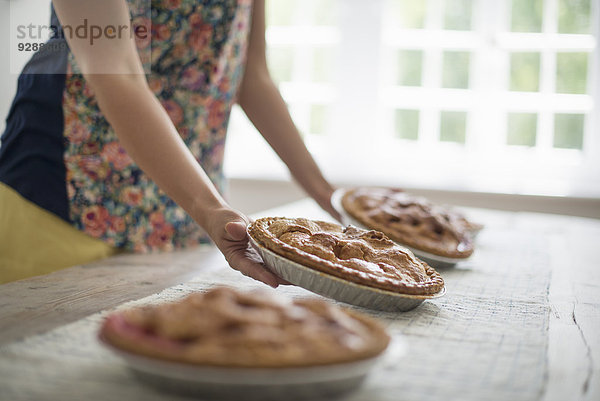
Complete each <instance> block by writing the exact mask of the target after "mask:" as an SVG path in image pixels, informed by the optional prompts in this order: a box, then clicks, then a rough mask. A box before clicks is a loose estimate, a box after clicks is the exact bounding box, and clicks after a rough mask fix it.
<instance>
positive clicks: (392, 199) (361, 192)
mask: <svg viewBox="0 0 600 401" xmlns="http://www.w3.org/2000/svg"><path fill="white" fill-rule="evenodd" d="M398 198H399V199H398ZM365 204H370V207H365ZM342 207H343V208H344V210H345V211H346V212H347V213H348V214H349V215H350V216H352V217H353V218H354V219H356V220H357V221H358V222H360V223H361V224H363V225H365V226H366V227H369V228H371V229H374V230H379V231H382V232H384V233H385V234H386V235H388V236H389V237H390V238H391V239H392V240H394V241H396V242H398V243H400V244H403V245H406V246H409V247H411V248H414V249H417V250H421V251H425V252H429V253H432V254H434V255H438V256H442V257H449V258H467V257H469V256H471V255H472V254H473V251H474V245H473V241H472V238H471V233H470V230H469V228H470V227H471V226H472V224H471V223H469V222H468V221H467V220H466V219H465V218H464V217H462V216H460V215H459V214H457V213H452V212H450V211H449V210H448V209H447V208H444V207H441V206H436V205H434V204H433V203H431V202H428V201H427V200H425V199H424V198H422V197H416V196H412V195H409V194H406V193H405V192H403V191H402V190H400V189H394V188H354V189H352V190H349V191H346V192H345V193H344V195H343V197H342ZM393 220H396V221H393ZM438 230H439V232H436V231H438Z"/></svg>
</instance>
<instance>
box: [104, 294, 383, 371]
mask: <svg viewBox="0 0 600 401" xmlns="http://www.w3.org/2000/svg"><path fill="white" fill-rule="evenodd" d="M100 338H101V339H102V340H103V341H104V342H106V343H108V344H110V345H112V346H114V347H116V348H118V349H122V350H125V351H128V352H131V353H135V354H141V355H144V356H149V357H153V358H159V359H164V360H169V361H175V362H183V363H188V364H196V365H202V366H211V367H237V368H280V367H301V366H317V365H330V364H337V363H344V362H350V361H358V360H362V359H367V358H370V357H374V356H377V355H379V354H380V353H382V352H383V351H384V350H385V348H386V347H387V346H388V343H389V337H388V335H387V334H386V332H385V331H384V329H383V328H382V327H381V326H380V325H379V324H378V323H377V322H375V321H374V320H372V319H370V318H368V317H366V316H364V315H363V314H360V313H358V312H354V311H351V310H347V309H342V308H339V307H337V306H335V305H331V304H329V303H327V302H325V301H322V300H319V299H315V298H313V299H310V298H308V299H296V300H292V299H289V298H285V297H283V296H281V295H277V294H274V293H273V292H264V291H255V292H246V293H244V292H239V291H236V290H234V289H232V288H227V287H218V288H214V289H211V290H209V291H208V292H206V293H194V294H192V295H189V296H187V297H186V298H184V299H182V300H180V301H178V302H173V303H168V304H162V305H153V306H145V307H140V308H134V309H130V310H126V311H123V312H118V313H115V314H113V315H111V316H109V317H108V318H107V319H106V320H105V321H104V323H103V325H102V328H101V330H100Z"/></svg>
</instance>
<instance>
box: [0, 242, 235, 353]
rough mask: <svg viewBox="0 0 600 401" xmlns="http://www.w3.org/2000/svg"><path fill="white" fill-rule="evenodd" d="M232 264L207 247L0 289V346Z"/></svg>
mask: <svg viewBox="0 0 600 401" xmlns="http://www.w3.org/2000/svg"><path fill="white" fill-rule="evenodd" d="M224 265H227V262H226V261H225V259H224V258H223V256H222V255H221V254H220V253H219V252H218V251H217V250H216V248H214V247H212V246H209V245H206V246H200V247H198V248H196V249H192V250H186V251H177V252H173V253H160V254H147V255H133V254H122V255H118V256H114V257H112V258H109V259H106V260H103V261H98V262H94V263H90V264H88V265H85V266H75V267H71V268H67V269H64V270H60V271H57V272H54V273H51V274H47V275H44V276H38V277H33V278H30V279H25V280H20V281H15V282H12V283H7V284H4V285H1V286H0V345H1V344H5V343H9V342H12V341H15V340H18V339H21V338H23V337H26V336H29V335H32V334H37V333H43V332H45V331H47V330H50V329H53V328H55V327H57V326H60V325H63V324H66V323H70V322H72V321H75V320H77V319H80V318H82V317H85V316H88V315H91V314H92V313H96V312H99V311H102V310H104V309H109V308H112V307H114V306H117V305H120V304H122V303H123V302H126V301H130V300H134V299H139V298H142V297H145V296H148V295H151V294H154V293H157V292H159V291H161V290H163V289H165V288H167V287H171V286H173V285H176V284H180V283H183V282H186V281H188V280H189V279H191V278H192V277H193V276H194V275H196V274H198V273H199V272H200V271H204V270H206V269H211V268H214V267H222V266H224Z"/></svg>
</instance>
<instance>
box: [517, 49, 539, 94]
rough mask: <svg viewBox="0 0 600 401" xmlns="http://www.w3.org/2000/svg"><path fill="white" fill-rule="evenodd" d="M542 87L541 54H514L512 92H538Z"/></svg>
mask: <svg viewBox="0 0 600 401" xmlns="http://www.w3.org/2000/svg"><path fill="white" fill-rule="evenodd" d="M539 87H540V54H539V53H512V54H511V55H510V90H514V91H529V92H535V91H538V90H539Z"/></svg>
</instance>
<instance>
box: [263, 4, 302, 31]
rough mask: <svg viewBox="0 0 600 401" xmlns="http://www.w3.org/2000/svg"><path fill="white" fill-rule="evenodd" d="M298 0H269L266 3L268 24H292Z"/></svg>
mask: <svg viewBox="0 0 600 401" xmlns="http://www.w3.org/2000/svg"><path fill="white" fill-rule="evenodd" d="M296 3H297V0H267V2H266V4H265V10H266V12H265V14H266V17H265V18H266V24H267V25H290V24H291V23H292V21H293V16H294V9H295V8H296Z"/></svg>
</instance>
